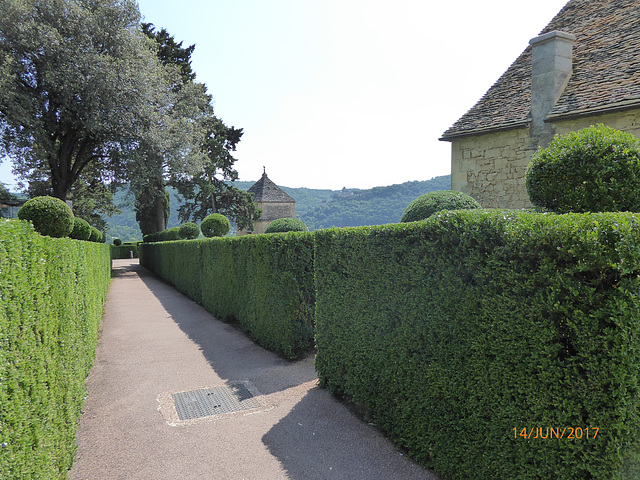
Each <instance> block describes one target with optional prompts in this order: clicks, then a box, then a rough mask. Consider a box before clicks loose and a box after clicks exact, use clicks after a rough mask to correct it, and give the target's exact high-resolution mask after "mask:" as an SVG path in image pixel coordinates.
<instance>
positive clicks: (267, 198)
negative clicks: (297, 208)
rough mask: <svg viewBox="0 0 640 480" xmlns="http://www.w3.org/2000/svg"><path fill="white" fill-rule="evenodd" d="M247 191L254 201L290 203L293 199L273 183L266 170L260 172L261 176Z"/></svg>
mask: <svg viewBox="0 0 640 480" xmlns="http://www.w3.org/2000/svg"><path fill="white" fill-rule="evenodd" d="M247 191H248V192H249V193H253V201H254V202H269V203H292V202H295V199H294V198H293V197H291V196H290V195H288V194H287V193H286V192H285V191H284V190H282V189H281V188H280V187H279V186H277V185H276V184H275V183H273V182H272V181H271V180H270V179H269V177H267V172H266V170H265V172H264V173H263V174H262V178H261V179H260V180H258V181H257V182H256V183H254V184H253V185H252V186H251V188H249V190H247Z"/></svg>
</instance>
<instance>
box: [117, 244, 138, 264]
mask: <svg viewBox="0 0 640 480" xmlns="http://www.w3.org/2000/svg"><path fill="white" fill-rule="evenodd" d="M111 258H112V259H114V260H115V259H118V258H138V245H137V244H135V243H123V244H121V245H118V246H116V245H112V246H111Z"/></svg>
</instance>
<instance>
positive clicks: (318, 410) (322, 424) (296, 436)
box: [262, 387, 439, 480]
mask: <svg viewBox="0 0 640 480" xmlns="http://www.w3.org/2000/svg"><path fill="white" fill-rule="evenodd" d="M364 438H366V439H368V441H367V442H366V443H365V442H363V439H364ZM262 442H263V443H264V445H265V446H266V447H267V448H268V449H269V452H270V453H271V454H272V455H273V456H274V457H276V458H277V459H278V460H279V461H280V462H281V464H282V465H283V467H284V468H285V469H286V471H287V474H288V476H287V478H290V479H291V480H315V479H317V480H330V479H345V478H366V479H367V480H376V479H380V480H387V479H391V478H394V479H396V478H397V479H403V480H438V478H439V477H437V476H436V475H435V473H432V472H430V471H428V470H426V469H424V468H422V467H421V466H419V465H417V464H416V463H415V462H413V461H411V460H410V459H408V458H407V457H405V456H403V455H402V454H401V453H400V452H398V451H397V450H396V449H395V447H394V446H393V444H392V443H391V442H390V441H389V440H388V439H386V438H385V437H384V436H383V435H382V434H381V433H380V432H379V431H378V430H377V429H376V428H375V427H373V426H371V425H369V424H367V423H366V422H364V421H362V420H361V419H359V418H358V417H356V416H355V415H354V414H353V413H351V412H350V411H349V410H348V409H347V408H346V407H345V406H344V405H343V404H341V403H339V402H338V401H337V400H336V399H334V398H333V397H332V396H331V394H330V393H329V392H328V391H326V390H324V389H321V388H319V387H316V388H313V389H311V390H309V392H308V393H307V395H305V397H304V398H302V400H301V401H300V402H298V403H297V404H296V406H295V407H294V408H293V409H292V410H291V412H290V413H289V414H288V415H287V416H286V417H284V418H283V419H282V420H280V422H278V423H277V424H276V425H274V426H273V427H272V428H271V430H269V432H267V433H266V434H265V435H264V436H263V437H262Z"/></svg>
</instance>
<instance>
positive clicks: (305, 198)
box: [235, 175, 451, 230]
mask: <svg viewBox="0 0 640 480" xmlns="http://www.w3.org/2000/svg"><path fill="white" fill-rule="evenodd" d="M253 183H254V182H236V184H235V185H236V186H237V187H238V188H242V189H248V188H249V187H251V185H253ZM280 188H282V190H284V191H285V192H287V193H288V194H289V195H291V196H292V197H293V198H295V199H296V217H297V218H299V219H300V220H302V221H303V222H304V223H305V224H306V225H307V226H308V227H309V229H310V230H317V229H319V228H329V227H358V226H361V225H382V224H385V223H397V222H399V221H400V217H401V216H402V213H403V212H404V210H405V209H406V208H407V206H408V205H409V204H410V203H411V202H412V201H413V200H415V199H416V198H417V197H419V196H420V195H422V194H423V193H427V192H432V191H434V190H450V189H451V176H450V175H444V176H441V177H435V178H432V179H431V180H426V181H414V182H405V183H401V184H397V185H390V186H388V187H375V188H371V189H367V190H359V189H350V190H349V189H346V188H345V189H342V190H314V189H309V188H290V187H280Z"/></svg>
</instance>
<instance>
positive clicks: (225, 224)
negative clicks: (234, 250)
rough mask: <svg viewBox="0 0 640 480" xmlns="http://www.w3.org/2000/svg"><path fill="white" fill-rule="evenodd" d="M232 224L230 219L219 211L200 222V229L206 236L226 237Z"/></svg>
mask: <svg viewBox="0 0 640 480" xmlns="http://www.w3.org/2000/svg"><path fill="white" fill-rule="evenodd" d="M230 228H231V224H230V223H229V219H228V218H227V217H225V216H224V215H221V214H219V213H212V214H211V215H208V216H207V217H206V218H205V219H204V220H203V221H202V223H201V224H200V229H201V230H202V234H203V235H204V236H205V237H208V238H211V237H224V236H225V235H226V234H227V233H229V229H230Z"/></svg>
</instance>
